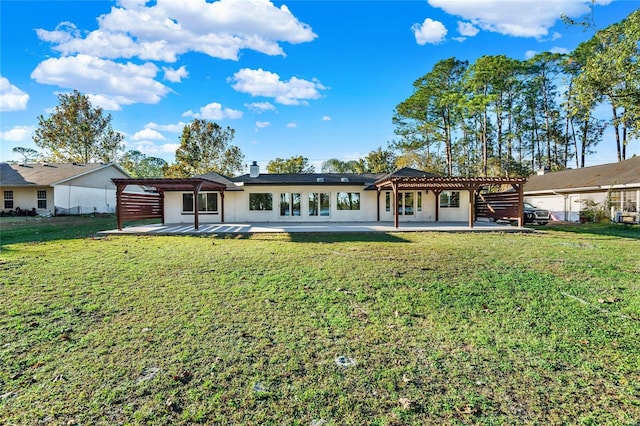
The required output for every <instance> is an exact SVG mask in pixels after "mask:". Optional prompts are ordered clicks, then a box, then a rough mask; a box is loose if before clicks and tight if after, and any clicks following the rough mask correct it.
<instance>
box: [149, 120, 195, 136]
mask: <svg viewBox="0 0 640 426" xmlns="http://www.w3.org/2000/svg"><path fill="white" fill-rule="evenodd" d="M186 125H187V123H185V122H182V121H179V122H177V123H176V124H157V123H154V122H153V121H151V122H149V123H147V124H145V125H144V128H145V129H154V130H160V131H161V132H171V133H180V132H182V130H183V129H184V126H186Z"/></svg>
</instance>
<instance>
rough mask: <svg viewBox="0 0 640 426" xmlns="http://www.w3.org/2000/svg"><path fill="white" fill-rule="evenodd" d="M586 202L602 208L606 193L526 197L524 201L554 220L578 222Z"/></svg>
mask: <svg viewBox="0 0 640 426" xmlns="http://www.w3.org/2000/svg"><path fill="white" fill-rule="evenodd" d="M586 200H591V201H595V202H596V203H598V204H600V205H601V206H604V204H605V203H606V201H607V192H577V193H573V194H566V199H565V197H564V196H562V195H526V196H525V197H524V201H526V202H529V203H531V204H533V205H534V206H536V207H540V208H542V209H547V210H549V211H551V212H552V213H553V216H554V218H555V219H556V220H566V221H569V222H578V221H579V220H580V212H581V211H582V210H584V208H585V206H584V202H585V201H586Z"/></svg>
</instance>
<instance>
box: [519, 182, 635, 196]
mask: <svg viewBox="0 0 640 426" xmlns="http://www.w3.org/2000/svg"><path fill="white" fill-rule="evenodd" d="M639 187H640V183H620V184H614V185H597V186H583V187H580V188H565V189H543V190H539V191H525V193H524V195H540V194H570V193H575V192H593V191H602V190H609V189H627V188H639Z"/></svg>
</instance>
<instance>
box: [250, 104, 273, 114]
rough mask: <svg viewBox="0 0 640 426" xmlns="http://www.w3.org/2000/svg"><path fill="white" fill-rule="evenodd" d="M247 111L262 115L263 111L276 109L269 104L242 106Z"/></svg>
mask: <svg viewBox="0 0 640 426" xmlns="http://www.w3.org/2000/svg"><path fill="white" fill-rule="evenodd" d="M244 106H245V107H247V109H249V110H250V111H253V112H256V113H258V114H260V113H263V112H265V111H275V110H276V107H275V106H274V105H273V104H272V103H271V102H252V103H250V104H244Z"/></svg>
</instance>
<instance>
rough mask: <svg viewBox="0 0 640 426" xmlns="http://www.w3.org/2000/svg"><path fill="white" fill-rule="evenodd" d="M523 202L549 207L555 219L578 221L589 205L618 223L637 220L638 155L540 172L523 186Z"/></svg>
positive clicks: (639, 196)
mask: <svg viewBox="0 0 640 426" xmlns="http://www.w3.org/2000/svg"><path fill="white" fill-rule="evenodd" d="M524 199H525V201H528V202H530V203H531V204H534V205H535V206H537V207H540V208H544V209H547V210H550V211H551V212H552V214H553V216H554V217H555V219H556V220H565V221H579V219H580V212H581V211H585V210H588V209H589V208H590V205H593V204H594V203H597V206H598V207H600V208H603V209H606V211H607V214H609V215H610V217H611V219H612V220H614V221H618V222H636V223H637V222H640V216H639V214H638V212H640V156H638V157H633V158H630V159H628V160H625V161H621V162H618V163H611V164H602V165H599V166H592V167H584V168H580V169H570V170H562V171H559V172H551V173H549V172H547V173H544V172H540V173H538V175H536V176H531V177H530V178H529V180H528V182H527V183H526V185H525V186H524Z"/></svg>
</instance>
